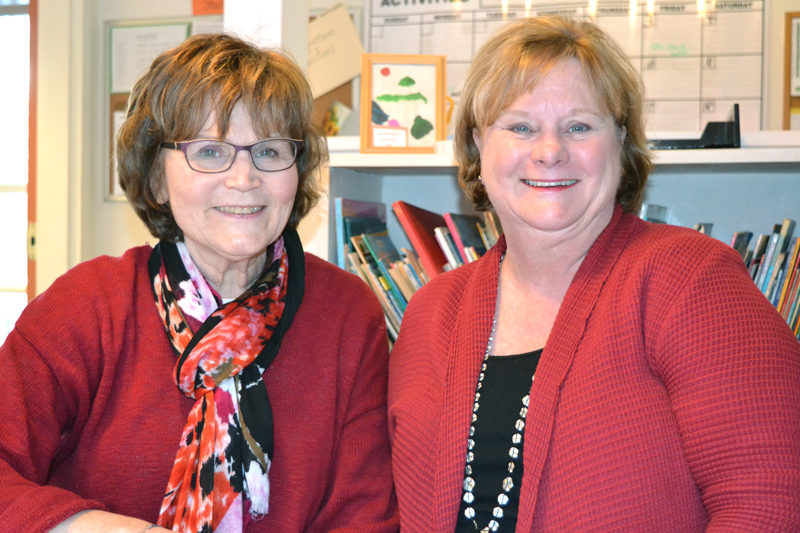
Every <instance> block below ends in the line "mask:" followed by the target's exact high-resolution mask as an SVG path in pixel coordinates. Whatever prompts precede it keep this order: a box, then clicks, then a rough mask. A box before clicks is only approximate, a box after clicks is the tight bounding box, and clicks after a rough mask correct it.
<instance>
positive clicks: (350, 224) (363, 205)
mask: <svg viewBox="0 0 800 533" xmlns="http://www.w3.org/2000/svg"><path fill="white" fill-rule="evenodd" d="M333 212H334V222H335V226H336V263H337V265H339V267H340V268H346V261H345V258H346V257H347V254H348V253H349V252H351V251H353V250H351V243H350V237H352V236H353V235H362V234H364V233H371V232H376V231H382V230H385V229H386V204H383V203H381V202H368V201H363V200H354V199H351V198H342V197H337V198H334V200H333Z"/></svg>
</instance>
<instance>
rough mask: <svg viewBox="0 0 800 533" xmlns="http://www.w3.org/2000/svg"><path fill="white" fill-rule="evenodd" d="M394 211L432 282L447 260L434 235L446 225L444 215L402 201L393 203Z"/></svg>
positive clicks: (442, 269)
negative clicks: (435, 230)
mask: <svg viewBox="0 0 800 533" xmlns="http://www.w3.org/2000/svg"><path fill="white" fill-rule="evenodd" d="M392 211H393V212H394V214H395V216H396V217H397V221H398V222H399V223H400V226H401V227H402V228H403V231H404V232H405V234H406V236H407V237H408V241H409V242H410V243H411V246H412V247H413V248H414V251H415V252H416V254H417V256H418V257H419V263H420V264H421V265H422V268H423V269H424V271H425V275H426V277H427V278H428V279H429V280H430V279H433V278H434V277H435V276H436V275H437V274H440V273H442V272H443V271H444V265H445V264H447V258H446V257H445V255H444V253H443V252H442V249H441V248H439V245H438V243H437V242H436V238H435V237H434V233H433V230H434V228H436V227H438V226H444V225H446V223H445V221H444V218H443V217H442V215H440V214H438V213H434V212H433V211H428V210H427V209H423V208H421V207H418V206H416V205H413V204H409V203H407V202H403V201H401V200H398V201H396V202H394V203H392Z"/></svg>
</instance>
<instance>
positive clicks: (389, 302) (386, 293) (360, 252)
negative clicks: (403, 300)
mask: <svg viewBox="0 0 800 533" xmlns="http://www.w3.org/2000/svg"><path fill="white" fill-rule="evenodd" d="M350 240H351V243H352V245H353V249H354V250H355V251H354V252H351V253H354V254H356V257H357V258H358V261H359V262H360V264H361V268H362V269H363V271H364V273H365V275H366V276H367V279H368V280H369V287H370V288H371V289H372V292H374V293H375V295H376V296H377V297H378V299H379V300H380V301H381V304H384V312H385V314H386V316H387V319H388V320H389V321H391V323H392V325H393V326H394V327H395V328H396V329H397V330H398V331H399V330H400V321H401V319H402V317H403V310H404V309H405V306H403V307H402V308H401V306H400V303H399V302H398V300H397V296H396V294H394V293H392V291H391V286H390V284H389V282H388V280H386V278H385V276H384V274H383V273H382V272H381V269H380V268H379V267H378V264H377V263H376V262H375V259H374V257H373V256H372V254H371V253H370V251H369V249H368V248H367V245H366V243H365V242H364V235H353V236H352V237H351V238H350ZM348 257H350V256H348ZM352 260H353V261H355V258H353V259H352Z"/></svg>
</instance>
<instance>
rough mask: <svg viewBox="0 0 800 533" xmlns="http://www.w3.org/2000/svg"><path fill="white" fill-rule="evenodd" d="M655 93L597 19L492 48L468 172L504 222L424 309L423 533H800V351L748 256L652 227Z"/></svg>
mask: <svg viewBox="0 0 800 533" xmlns="http://www.w3.org/2000/svg"><path fill="white" fill-rule="evenodd" d="M643 104H644V90H643V87H642V83H641V80H640V79H639V75H638V73H637V71H636V70H635V69H634V67H633V65H632V64H631V63H630V61H629V60H628V59H627V58H626V57H625V54H624V53H623V52H622V50H621V48H620V47H619V45H618V44H617V43H616V42H615V41H614V40H613V38H612V37H611V36H610V35H608V34H607V33H606V32H605V31H603V30H602V29H601V28H600V27H598V26H597V25H595V24H592V23H590V22H587V21H577V20H571V19H566V18H562V17H557V16H542V17H534V18H526V19H520V20H517V21H514V22H511V23H509V24H507V25H506V26H504V27H502V28H500V29H499V30H498V31H497V32H496V33H495V34H494V35H493V36H492V37H490V39H489V40H488V41H486V43H485V44H484V45H483V46H482V47H481V49H480V50H479V52H478V53H477V54H476V56H475V58H474V60H473V62H472V64H471V66H470V71H469V74H468V76H467V80H466V83H465V84H464V89H463V92H462V95H461V100H460V102H459V114H458V117H457V123H456V132H455V138H454V145H455V153H456V159H457V161H458V175H459V178H460V181H461V185H462V186H463V188H464V190H465V192H466V194H467V197H468V198H469V199H470V200H472V202H473V204H474V206H475V207H476V209H478V210H486V209H494V210H495V211H496V213H497V216H498V218H499V220H500V222H501V225H502V228H503V231H504V234H503V236H502V238H501V239H500V240H499V241H498V243H497V244H496V245H495V246H494V247H492V248H491V249H490V250H489V251H488V252H487V253H486V254H484V255H483V256H482V257H481V258H480V259H479V260H478V261H474V262H472V263H469V264H468V265H464V266H462V267H459V268H457V269H455V270H452V271H450V272H445V273H443V274H439V275H438V276H437V277H436V278H435V279H433V280H431V281H430V282H429V283H428V284H426V285H425V286H424V287H423V288H422V289H420V290H419V291H417V292H416V293H415V294H414V298H412V299H411V301H410V302H409V304H408V307H407V309H406V312H405V314H404V315H403V324H402V327H401V329H400V334H399V336H398V338H397V341H396V343H395V345H394V349H393V351H392V356H391V361H390V368H389V374H390V378H389V427H390V428H391V431H392V454H393V466H394V469H393V473H394V476H395V487H396V489H397V497H398V502H399V507H400V516H401V525H402V527H403V529H404V530H408V531H457V532H475V531H479V532H481V533H484V532H485V533H489V532H497V531H500V532H505V531H515V530H516V531H597V530H599V531H608V530H620V531H651V530H652V531H662V532H675V533H687V532H697V533H700V532H703V531H707V530H711V529H730V530H737V531H800V512H798V510H800V448H798V446H797V442H798V439H800V388H798V387H797V383H798V382H800V343H798V342H797V340H796V339H795V338H794V336H793V334H792V332H791V331H790V330H789V328H788V327H787V325H786V323H785V322H784V321H783V319H782V318H781V316H780V315H778V313H777V312H776V311H775V309H774V308H773V307H772V305H771V304H770V303H769V302H768V301H767V300H766V299H765V298H764V297H763V295H762V294H761V293H760V291H759V290H758V289H757V288H756V287H755V285H754V284H753V282H752V280H751V279H750V276H749V274H748V272H747V270H746V269H745V267H744V264H743V263H742V261H741V257H740V256H739V255H738V254H737V253H736V252H735V251H733V249H731V248H730V247H729V246H727V245H725V244H724V243H722V242H719V241H717V240H715V239H711V238H709V237H707V236H705V235H702V234H700V233H699V232H697V231H694V230H690V229H687V228H679V227H675V226H668V225H666V224H652V223H648V222H645V221H643V220H641V219H639V218H638V217H637V216H636V214H635V213H636V211H637V210H638V207H639V204H640V203H641V198H642V192H643V188H644V184H645V182H646V180H647V177H648V174H649V172H650V170H651V169H652V164H651V161H650V153H649V151H648V149H647V141H646V138H645V135H644V120H643ZM734 369H735V370H734ZM789 435H791V436H789ZM755 436H757V437H755ZM432 458H433V459H434V460H433V461H432V460H431V459H432ZM676 509H680V512H676Z"/></svg>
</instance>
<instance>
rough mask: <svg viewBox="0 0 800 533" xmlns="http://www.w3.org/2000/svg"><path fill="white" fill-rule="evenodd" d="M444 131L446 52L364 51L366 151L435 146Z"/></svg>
mask: <svg viewBox="0 0 800 533" xmlns="http://www.w3.org/2000/svg"><path fill="white" fill-rule="evenodd" d="M445 135H446V130H445V56H437V55H399V54H364V55H363V56H362V63H361V122H360V136H361V151H362V152H379V153H406V152H407V153H429V152H435V151H436V142H437V141H440V140H443V139H444V138H445Z"/></svg>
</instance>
